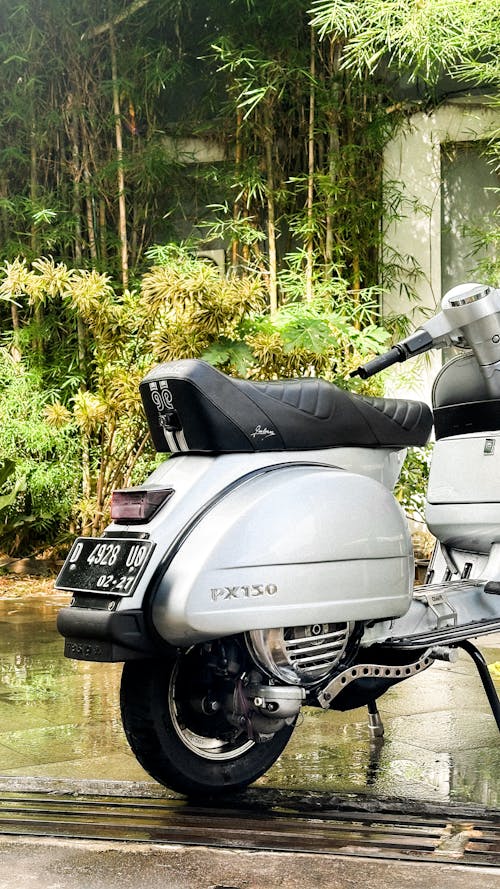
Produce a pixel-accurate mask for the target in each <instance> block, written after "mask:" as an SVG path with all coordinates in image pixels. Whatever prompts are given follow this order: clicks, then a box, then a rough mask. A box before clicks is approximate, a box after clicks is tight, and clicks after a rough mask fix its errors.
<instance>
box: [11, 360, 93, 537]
mask: <svg viewBox="0 0 500 889" xmlns="http://www.w3.org/2000/svg"><path fill="white" fill-rule="evenodd" d="M46 406H47V395H46V394H44V393H43V392H42V390H41V385H40V378H39V377H38V376H37V374H35V373H33V372H30V370H29V369H28V368H27V367H26V365H25V364H22V363H20V362H16V361H13V360H12V358H11V357H10V356H9V355H8V353H7V352H6V351H5V350H0V417H2V422H1V423H0V455H1V463H0V467H1V470H0V491H1V492H2V495H1V496H0V549H2V550H4V551H8V552H12V553H16V552H19V551H20V550H25V549H26V546H28V547H29V551H34V550H36V548H37V546H40V545H43V543H44V542H45V540H46V539H47V537H50V536H52V537H53V538H55V537H57V535H58V533H59V530H60V528H61V527H64V526H65V525H67V523H68V522H69V519H70V517H71V514H72V509H73V503H74V500H75V496H76V490H77V485H78V476H79V460H78V445H77V442H75V440H74V435H72V430H64V431H63V430H56V429H54V428H53V427H51V426H50V425H49V423H48V422H47V420H46V419H45V417H44V410H45V408H46ZM28 541H29V543H28Z"/></svg>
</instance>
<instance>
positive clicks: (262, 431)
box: [250, 426, 276, 438]
mask: <svg viewBox="0 0 500 889" xmlns="http://www.w3.org/2000/svg"><path fill="white" fill-rule="evenodd" d="M250 434H251V436H252V438H259V436H262V438H270V437H271V436H272V435H276V433H275V432H274V430H273V429H268V428H267V426H256V427H255V429H254V431H253V432H251V433H250Z"/></svg>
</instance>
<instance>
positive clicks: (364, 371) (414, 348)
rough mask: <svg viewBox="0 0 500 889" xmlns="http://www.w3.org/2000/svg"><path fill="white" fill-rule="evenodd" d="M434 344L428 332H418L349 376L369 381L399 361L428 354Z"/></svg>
mask: <svg viewBox="0 0 500 889" xmlns="http://www.w3.org/2000/svg"><path fill="white" fill-rule="evenodd" d="M433 342H434V340H433V338H432V336H431V335H430V333H428V332H427V330H423V329H421V330H417V331H415V333H412V335H411V336H409V337H407V339H405V340H402V342H400V343H396V345H395V346H393V347H392V349H389V351H388V352H385V353H384V354H383V355H377V356H376V357H375V358H372V360H371V361H368V362H367V364H362V365H360V367H358V368H356V370H353V371H352V372H351V373H350V374H349V376H351V377H361V379H362V380H367V379H368V377H373V376H374V374H377V373H380V371H381V370H385V368H386V367H391V366H392V365H393V364H397V363H398V362H399V361H406V360H407V359H408V358H413V356H414V355H420V353H421V352H427V350H428V349H430V348H431V347H432V345H433Z"/></svg>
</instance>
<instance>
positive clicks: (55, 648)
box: [0, 598, 500, 807]
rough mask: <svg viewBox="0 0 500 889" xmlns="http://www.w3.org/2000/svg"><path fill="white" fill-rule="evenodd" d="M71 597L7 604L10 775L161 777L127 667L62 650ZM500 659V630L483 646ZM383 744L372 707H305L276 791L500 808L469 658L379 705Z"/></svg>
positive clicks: (2, 611)
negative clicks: (130, 691) (126, 700)
mask: <svg viewBox="0 0 500 889" xmlns="http://www.w3.org/2000/svg"><path fill="white" fill-rule="evenodd" d="M60 605H61V602H60V600H57V599H56V598H53V599H51V598H48V599H45V600H38V599H30V600H25V601H20V600H18V599H16V600H8V599H7V600H2V601H0V625H1V633H0V776H37V777H52V778H72V779H77V780H79V779H101V778H102V779H107V780H117V781H119V780H127V781H144V780H152V779H150V778H149V776H147V775H146V773H145V772H144V771H143V770H142V768H141V767H140V766H139V764H138V763H137V762H136V760H135V758H134V756H133V755H132V753H131V752H130V751H129V749H128V746H127V742H126V740H125V737H124V734H123V731H122V727H121V721H120V714H119V705H118V698H119V684H120V673H121V665H120V664H92V663H88V664H87V663H80V662H75V661H69V660H67V659H65V658H64V657H63V654H62V649H63V643H62V639H61V638H60V637H59V636H58V634H57V631H56V629H55V617H56V613H57V610H58V608H59V607H60ZM481 648H482V651H483V654H484V655H485V657H486V659H487V661H488V663H492V662H496V661H500V636H496V637H489V638H488V640H487V641H486V643H484V642H483V643H481ZM379 708H380V712H381V715H382V718H383V721H384V725H385V738H384V741H383V742H382V743H381V744H379V745H378V747H377V748H376V749H375V748H374V747H373V746H371V745H370V739H369V734H368V724H367V718H366V710H365V709H359V710H354V711H351V712H350V713H335V712H327V713H325V712H322V711H319V710H313V709H306V710H305V711H304V717H303V719H302V722H301V724H300V725H299V726H298V728H297V729H296V731H295V733H294V736H293V738H292V740H291V742H290V744H289V745H288V748H287V749H286V750H285V752H284V754H283V755H282V756H281V758H280V760H279V761H278V762H277V763H276V765H275V766H274V767H273V768H272V769H271V770H270V771H269V772H268V773H267V775H265V776H264V777H263V778H261V779H260V781H259V784H260V785H261V786H266V787H279V788H282V789H289V790H306V789H307V790H322V791H331V792H334V793H349V792H354V793H364V794H370V795H374V796H377V797H393V796H397V797H403V798H412V799H420V800H432V801H435V802H446V801H448V800H450V801H453V802H475V803H479V804H482V805H486V806H491V807H498V806H499V805H500V744H499V737H498V730H497V727H496V724H495V721H494V719H493V717H492V715H491V713H490V711H489V707H488V703H487V701H486V697H485V694H484V691H483V688H482V686H481V684H480V680H479V677H478V675H477V673H476V671H475V668H474V667H473V665H472V662H471V661H470V660H469V658H468V657H467V656H466V655H464V654H461V656H460V659H459V661H458V662H457V663H456V664H453V665H448V664H439V665H436V666H434V667H432V668H431V669H430V670H428V671H427V672H425V673H423V674H422V675H419V676H417V677H415V678H413V679H410V680H408V681H407V682H404V683H403V684H401V685H399V686H396V687H394V688H393V689H392V690H391V691H389V692H388V693H387V694H386V695H385V696H384V697H383V698H382V699H381V700H380V702H379Z"/></svg>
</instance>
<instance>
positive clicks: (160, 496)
mask: <svg viewBox="0 0 500 889" xmlns="http://www.w3.org/2000/svg"><path fill="white" fill-rule="evenodd" d="M173 493H174V491H173V488H124V489H123V490H122V491H113V493H112V495H111V518H112V519H113V521H114V522H118V523H120V522H122V523H124V524H132V523H134V522H149V521H150V520H151V519H152V518H153V516H154V515H156V513H157V512H158V510H159V509H161V507H162V506H164V504H165V503H166V502H167V500H169V499H170V497H171V496H172V494H173Z"/></svg>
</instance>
